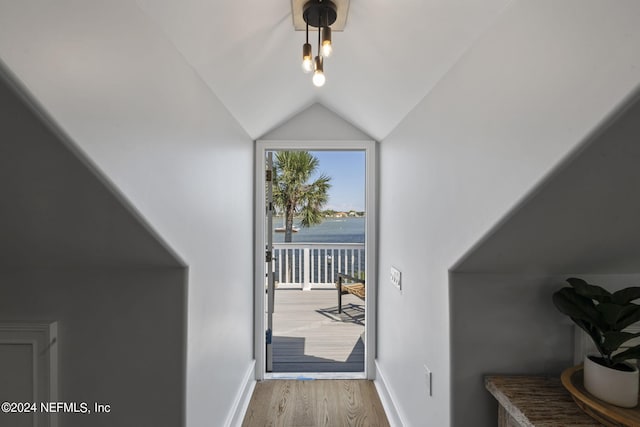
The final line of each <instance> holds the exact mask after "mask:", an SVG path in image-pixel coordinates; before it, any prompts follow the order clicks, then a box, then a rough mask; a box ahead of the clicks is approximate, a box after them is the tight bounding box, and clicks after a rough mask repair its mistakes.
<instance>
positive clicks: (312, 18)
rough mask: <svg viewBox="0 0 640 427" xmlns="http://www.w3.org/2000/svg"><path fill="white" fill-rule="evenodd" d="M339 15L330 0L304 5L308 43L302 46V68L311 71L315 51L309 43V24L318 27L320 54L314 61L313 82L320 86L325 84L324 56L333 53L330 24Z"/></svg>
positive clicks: (318, 0) (319, 0) (303, 17)
mask: <svg viewBox="0 0 640 427" xmlns="http://www.w3.org/2000/svg"><path fill="white" fill-rule="evenodd" d="M337 16H338V13H337V9H336V5H335V3H333V2H332V1H330V0H311V1H309V2H307V3H306V4H305V5H304V9H303V11H302V19H304V22H305V23H306V35H307V39H306V43H305V44H304V45H303V46H302V69H303V70H304V72H305V73H308V72H310V71H311V69H312V67H311V65H312V63H311V58H312V56H313V52H312V49H311V45H310V44H309V25H311V26H312V27H315V28H317V29H318V54H317V55H316V57H315V60H314V61H313V70H314V72H313V84H314V85H316V86H318V87H320V86H322V85H324V83H325V80H326V77H325V75H324V58H326V57H328V56H329V55H331V52H332V51H333V46H332V44H331V28H330V25H331V24H333V23H334V22H336V18H337Z"/></svg>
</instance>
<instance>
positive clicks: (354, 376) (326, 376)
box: [264, 372, 367, 381]
mask: <svg viewBox="0 0 640 427" xmlns="http://www.w3.org/2000/svg"><path fill="white" fill-rule="evenodd" d="M264 379H265V380H301V381H305V380H364V379H367V376H366V375H365V373H364V372H267V373H265V374H264Z"/></svg>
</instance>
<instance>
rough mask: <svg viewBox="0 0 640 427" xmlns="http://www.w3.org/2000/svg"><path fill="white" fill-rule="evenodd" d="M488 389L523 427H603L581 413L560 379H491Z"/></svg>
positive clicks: (514, 377)
mask: <svg viewBox="0 0 640 427" xmlns="http://www.w3.org/2000/svg"><path fill="white" fill-rule="evenodd" d="M485 387H486V388H487V390H489V392H491V394H492V395H493V396H494V397H495V398H496V400H497V401H498V402H499V403H500V405H502V406H503V407H504V408H505V410H506V411H507V412H508V413H509V414H510V415H511V416H512V417H513V418H514V419H516V420H517V421H518V422H519V423H520V424H521V425H523V426H572V427H600V426H602V424H600V423H598V422H597V421H596V420H594V419H593V418H591V417H590V416H588V415H587V414H585V413H584V412H582V410H581V409H580V408H579V407H578V405H576V403H575V402H574V401H573V399H572V398H571V395H570V394H569V392H568V391H567V390H566V389H565V388H564V387H563V386H562V383H561V382H560V378H556V377H545V376H519V375H514V376H506V375H490V376H487V377H485Z"/></svg>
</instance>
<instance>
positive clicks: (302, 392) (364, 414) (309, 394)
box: [242, 380, 389, 427]
mask: <svg viewBox="0 0 640 427" xmlns="http://www.w3.org/2000/svg"><path fill="white" fill-rule="evenodd" d="M242 426H243V427H263V426H269V427H279V426H282V427H311V426H313V427H315V426H330V427H341V426H344V427H347V426H349V427H352V426H362V427H387V426H389V422H388V421H387V417H386V415H385V413H384V410H383V409H382V404H381V403H380V398H379V397H378V393H377V392H376V389H375V386H374V385H373V382H371V381H367V380H309V381H300V380H266V381H261V382H258V383H257V384H256V388H255V390H254V392H253V396H252V397H251V402H250V404H249V408H248V409H247V413H246V415H245V418H244V422H243V423H242Z"/></svg>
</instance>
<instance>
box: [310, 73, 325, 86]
mask: <svg viewBox="0 0 640 427" xmlns="http://www.w3.org/2000/svg"><path fill="white" fill-rule="evenodd" d="M326 80H327V79H326V77H325V76H324V73H323V72H322V71H317V70H316V72H314V73H313V84H314V85H315V86H317V87H322V86H324V82H325V81H326Z"/></svg>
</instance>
